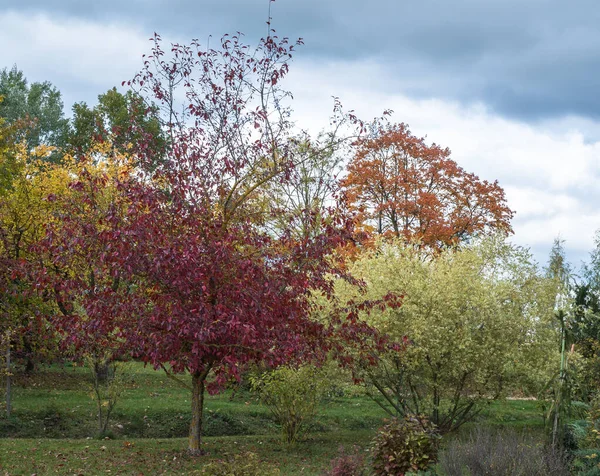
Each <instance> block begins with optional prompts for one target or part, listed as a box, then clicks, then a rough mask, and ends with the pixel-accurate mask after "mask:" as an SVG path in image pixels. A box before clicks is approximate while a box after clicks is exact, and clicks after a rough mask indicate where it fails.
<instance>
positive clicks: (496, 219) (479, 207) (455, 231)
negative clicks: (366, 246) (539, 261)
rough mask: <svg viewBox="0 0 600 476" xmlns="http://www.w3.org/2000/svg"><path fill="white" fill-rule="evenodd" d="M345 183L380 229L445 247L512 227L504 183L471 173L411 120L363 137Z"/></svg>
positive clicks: (365, 215)
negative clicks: (421, 133) (415, 132)
mask: <svg viewBox="0 0 600 476" xmlns="http://www.w3.org/2000/svg"><path fill="white" fill-rule="evenodd" d="M342 184H343V187H344V189H345V191H346V194H347V197H348V198H349V200H350V202H351V203H353V204H354V206H355V208H356V209H358V210H359V211H360V213H361V215H362V221H363V222H364V223H366V224H369V225H370V226H372V227H373V228H374V229H375V230H376V231H377V233H379V234H389V235H393V236H395V237H402V238H404V239H408V240H418V241H419V242H420V243H422V245H424V246H427V247H430V248H434V249H440V248H443V247H446V246H453V245H456V244H457V243H460V242H462V241H465V240H467V239H469V238H471V237H474V236H477V235H485V234H489V233H491V232H494V231H499V230H500V231H504V232H510V231H511V227H510V220H511V218H512V216H513V212H512V211H511V210H510V209H509V208H508V206H507V205H506V200H505V197H504V191H503V190H502V188H501V187H500V186H499V185H498V183H497V182H494V183H489V182H487V181H485V180H483V181H482V180H479V178H478V177H477V176H475V175H474V174H471V173H467V172H466V171H464V170H463V169H462V168H461V167H459V166H458V164H457V163H456V162H454V161H453V160H452V159H450V150H449V149H443V148H441V147H440V146H438V145H436V144H432V145H431V146H428V145H427V144H426V143H425V140H424V139H420V138H417V137H415V136H413V135H412V134H411V132H410V130H409V129H408V126H407V125H406V124H394V125H387V124H385V123H383V124H382V123H378V124H376V125H375V127H374V131H373V133H372V135H371V137H366V138H363V139H361V140H359V141H358V143H357V152H356V154H355V156H354V157H353V159H352V160H351V162H350V164H349V165H348V175H347V177H346V178H345V179H344V180H343V181H342Z"/></svg>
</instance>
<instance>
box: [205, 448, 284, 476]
mask: <svg viewBox="0 0 600 476" xmlns="http://www.w3.org/2000/svg"><path fill="white" fill-rule="evenodd" d="M200 474H204V475H206V476H278V475H279V474H281V473H280V472H279V469H278V468H276V467H274V466H273V465H271V464H268V463H265V462H261V461H260V459H259V458H258V455H257V454H256V453H251V452H246V453H241V454H237V455H233V456H228V457H227V459H225V460H220V461H214V462H212V463H208V464H207V465H205V466H204V467H203V468H202V472H201V473H200Z"/></svg>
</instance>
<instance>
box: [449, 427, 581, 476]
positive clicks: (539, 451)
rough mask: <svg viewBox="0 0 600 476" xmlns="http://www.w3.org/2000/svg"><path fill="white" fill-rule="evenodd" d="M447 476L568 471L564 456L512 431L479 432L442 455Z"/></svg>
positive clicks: (544, 475)
mask: <svg viewBox="0 0 600 476" xmlns="http://www.w3.org/2000/svg"><path fill="white" fill-rule="evenodd" d="M439 466H440V469H441V470H442V474H444V475H446V476H463V475H465V474H468V475H470V476H483V475H490V474H493V475H498V476H538V475H539V476H562V475H565V476H566V475H568V474H570V473H569V468H568V464H567V462H566V460H565V458H564V455H563V453H560V452H558V451H557V450H555V449H552V448H551V447H547V446H546V447H545V446H544V445H542V444H539V443H538V442H536V441H534V440H533V439H532V438H526V437H524V436H520V435H518V434H517V433H515V432H513V431H504V432H492V431H490V430H487V429H482V428H478V429H475V430H474V431H472V432H471V434H470V435H469V437H468V438H467V439H466V441H459V440H455V441H452V442H451V443H450V444H449V445H448V447H447V448H446V449H445V451H443V452H441V453H440V464H439Z"/></svg>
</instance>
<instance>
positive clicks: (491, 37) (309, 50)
mask: <svg viewBox="0 0 600 476" xmlns="http://www.w3.org/2000/svg"><path fill="white" fill-rule="evenodd" d="M268 5H269V3H268V1H267V0H119V1H117V0H104V1H102V2H96V1H86V0H0V25H2V28H0V45H2V47H1V48H0V68H2V67H11V66H12V65H13V64H16V65H17V66H18V68H19V69H21V70H23V71H24V73H25V75H26V76H27V77H28V78H29V79H30V80H31V81H43V80H49V81H51V82H52V83H53V84H54V85H56V86H57V87H58V88H59V89H60V90H61V91H62V93H63V97H64V99H65V105H66V106H67V108H70V106H71V105H72V104H73V102H75V101H82V100H84V101H87V102H88V103H91V104H93V103H94V102H95V98H96V97H97V95H98V94H100V93H103V92H104V91H106V90H107V89H108V88H110V87H112V86H115V85H120V84H121V81H123V80H126V79H130V78H131V77H132V76H133V74H134V73H135V72H136V71H138V70H139V69H140V68H141V55H142V54H143V53H146V52H148V51H149V48H150V46H151V45H150V42H149V41H148V39H149V38H150V36H151V35H152V33H153V32H158V33H160V34H161V36H162V37H163V39H165V40H168V41H173V42H188V41H189V40H191V39H192V38H198V39H199V40H200V41H201V42H202V43H205V42H206V40H207V39H208V38H209V36H210V35H212V37H213V38H219V37H220V36H221V35H222V34H223V33H226V32H236V31H241V32H244V33H245V34H246V36H247V39H248V41H252V40H253V39H256V38H258V37H260V36H262V35H264V34H265V32H266V25H265V21H266V18H267V12H268ZM271 9H272V12H271V13H272V16H273V26H274V28H275V29H276V30H277V31H278V33H279V34H280V36H289V37H290V38H297V37H302V38H303V39H304V42H305V46H303V47H302V48H301V49H300V50H299V51H298V53H297V54H296V55H295V58H294V62H293V65H292V69H291V73H290V76H289V78H288V80H287V84H286V86H287V88H288V89H290V90H291V91H292V92H293V93H294V97H295V99H294V103H293V108H294V110H295V111H296V113H297V120H298V122H299V123H300V125H301V126H303V127H310V128H315V127H317V126H319V125H321V124H325V123H326V118H327V117H328V114H329V112H330V110H331V105H332V102H331V96H333V95H335V96H338V97H340V99H341V100H342V102H343V104H344V105H345V106H346V107H347V108H350V109H355V110H356V111H357V112H358V113H359V115H360V116H361V117H363V118H369V117H373V116H375V115H378V114H380V113H381V112H382V111H383V110H384V109H388V108H389V109H393V110H394V112H395V113H394V119H395V120H397V121H399V122H407V123H408V124H410V126H411V129H412V131H413V132H414V133H415V134H417V135H420V136H425V135H426V136H427V138H428V140H431V141H435V142H436V143H439V144H441V145H443V146H447V147H449V148H450V149H451V150H452V153H453V154H452V156H453V158H454V159H455V160H456V161H457V162H458V163H459V164H460V165H461V166H463V167H464V168H465V169H466V170H467V171H470V172H475V173H476V174H478V175H479V176H480V177H481V178H485V179H488V180H496V179H497V180H498V181H499V182H500V184H501V185H502V186H503V187H504V189H505V190H506V194H507V198H508V202H509V205H510V206H511V207H512V208H513V209H514V210H516V212H517V215H516V217H515V220H514V222H513V225H514V229H515V235H514V241H516V242H517V243H519V244H522V245H526V246H529V247H531V248H532V250H533V251H534V253H535V255H536V257H537V259H538V260H539V261H541V262H545V261H546V257H547V254H548V251H549V249H550V246H551V244H552V240H553V239H554V237H556V236H559V235H560V237H561V238H563V239H564V240H566V247H567V251H568V255H569V259H570V260H571V261H572V262H573V263H574V264H576V265H577V264H579V263H580V262H581V260H583V259H586V257H587V254H588V253H589V251H590V250H591V249H592V247H593V235H594V232H595V230H596V229H598V228H600V206H599V205H600V28H599V27H598V25H600V3H598V1H597V0H573V1H571V2H565V1H564V0H561V1H558V0H454V1H453V2H448V1H446V0H372V1H371V2H366V1H364V0H277V2H275V3H273V4H272V5H271Z"/></svg>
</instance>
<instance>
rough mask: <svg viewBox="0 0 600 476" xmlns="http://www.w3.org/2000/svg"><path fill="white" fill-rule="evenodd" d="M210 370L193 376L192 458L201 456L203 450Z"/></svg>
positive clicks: (190, 441)
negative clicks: (206, 397) (205, 394)
mask: <svg viewBox="0 0 600 476" xmlns="http://www.w3.org/2000/svg"><path fill="white" fill-rule="evenodd" d="M209 370H210V369H207V370H205V371H203V372H198V371H197V372H195V373H193V374H192V422H191V424H190V436H189V443H188V453H189V454H190V455H192V456H201V455H203V454H204V451H203V450H202V416H203V412H204V387H205V385H204V384H205V381H206V376H207V375H208V372H209Z"/></svg>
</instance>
